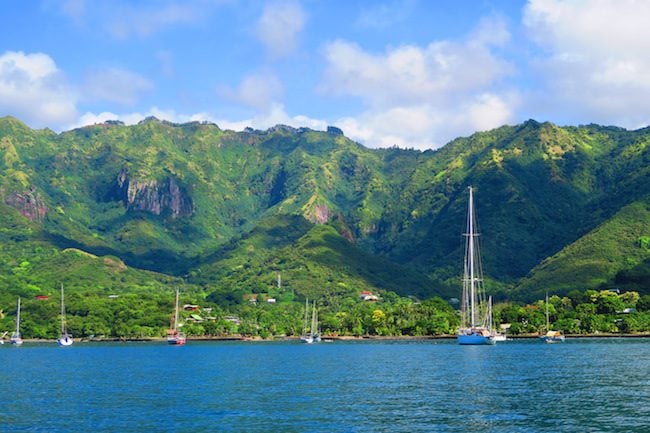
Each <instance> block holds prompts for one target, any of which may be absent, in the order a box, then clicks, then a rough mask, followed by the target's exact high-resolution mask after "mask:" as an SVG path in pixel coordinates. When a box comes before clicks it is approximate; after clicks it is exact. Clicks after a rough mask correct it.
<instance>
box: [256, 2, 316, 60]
mask: <svg viewBox="0 0 650 433" xmlns="http://www.w3.org/2000/svg"><path fill="white" fill-rule="evenodd" d="M305 21H306V14H305V12H304V10H303V9H302V7H301V6H300V4H298V3H297V2H294V1H281V2H275V3H271V4H267V6H266V7H265V8H264V12H263V13H262V16H261V17H260V19H259V21H258V22H257V26H256V33H257V37H258V39H259V40H260V42H261V43H262V44H263V45H264V46H265V47H266V49H267V51H268V53H269V55H270V56H271V57H273V58H281V57H286V56H288V55H289V54H291V53H292V52H293V51H294V50H295V49H296V47H297V45H298V41H297V37H298V34H299V33H300V32H301V31H302V29H303V27H304V26H305Z"/></svg>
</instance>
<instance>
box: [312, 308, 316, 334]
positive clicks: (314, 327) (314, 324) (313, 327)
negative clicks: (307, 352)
mask: <svg viewBox="0 0 650 433" xmlns="http://www.w3.org/2000/svg"><path fill="white" fill-rule="evenodd" d="M315 334H316V301H314V302H313V304H312V307H311V335H315Z"/></svg>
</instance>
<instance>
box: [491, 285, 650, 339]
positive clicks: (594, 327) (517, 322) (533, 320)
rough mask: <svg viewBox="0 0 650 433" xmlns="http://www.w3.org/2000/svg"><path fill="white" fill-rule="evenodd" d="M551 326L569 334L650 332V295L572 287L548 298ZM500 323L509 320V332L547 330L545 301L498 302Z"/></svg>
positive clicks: (521, 332)
mask: <svg viewBox="0 0 650 433" xmlns="http://www.w3.org/2000/svg"><path fill="white" fill-rule="evenodd" d="M548 310H549V318H550V323H551V329H555V330H562V331H564V332H565V333H568V334H600V333H625V334H631V333H641V332H645V333H647V332H650V295H644V296H640V295H639V293H637V292H634V291H629V292H623V293H620V294H619V293H617V292H614V291H610V290H601V291H595V290H586V291H584V292H581V291H578V290H573V291H571V292H569V294H568V295H567V296H564V297H559V296H557V295H554V296H551V297H550V298H549V302H548ZM495 311H496V313H495V314H496V315H497V318H498V319H499V320H500V322H501V323H508V324H509V325H510V327H509V331H508V332H509V333H511V334H514V335H517V334H527V333H541V332H543V331H546V329H545V328H546V303H545V301H537V302H534V303H532V304H527V305H519V304H514V303H504V304H500V305H497V306H496V309H495Z"/></svg>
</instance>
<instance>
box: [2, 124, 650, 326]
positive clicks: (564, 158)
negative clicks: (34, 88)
mask: <svg viewBox="0 0 650 433" xmlns="http://www.w3.org/2000/svg"><path fill="white" fill-rule="evenodd" d="M649 141H650V130H648V129H640V130H637V131H628V130H625V129H622V128H617V127H604V126H598V125H587V126H579V127H559V126H556V125H553V124H550V123H538V122H535V121H532V120H531V121H528V122H525V123H523V124H521V125H515V126H503V127H501V128H498V129H495V130H492V131H487V132H480V133H476V134H474V135H472V136H470V137H465V138H459V139H456V140H454V141H452V142H450V143H448V144H447V145H446V146H444V147H442V148H441V149H438V150H435V151H433V150H431V151H426V152H419V151H414V150H408V149H398V148H392V149H368V148H365V147H363V146H361V145H359V144H357V143H354V142H352V141H350V140H349V139H347V138H346V137H345V136H344V135H343V132H342V131H341V130H339V129H338V128H335V127H329V128H328V129H327V131H313V130H310V129H306V128H300V129H294V128H291V127H287V126H281V125H279V126H276V127H274V128H271V129H269V130H266V131H258V130H252V129H247V130H245V131H243V132H234V131H228V130H222V129H220V128H219V127H218V126H217V125H214V124H210V123H198V122H192V123H187V124H172V123H170V122H165V121H160V120H158V119H155V118H150V119H147V120H145V121H142V122H140V124H138V125H133V126H126V125H124V124H122V123H121V122H107V123H104V124H99V125H91V126H88V127H84V128H79V129H75V130H72V131H66V132H62V133H54V132H52V131H50V130H47V129H45V130H33V129H30V128H28V127H27V126H25V125H24V124H23V123H21V122H20V121H19V120H17V119H14V118H11V117H5V118H1V119H0V149H1V150H0V152H1V155H0V199H1V200H0V310H2V318H1V319H0V324H1V326H2V327H1V328H0V332H3V331H9V330H10V329H11V327H12V321H13V320H14V315H15V306H16V301H17V298H18V297H19V296H20V297H21V298H22V299H23V308H24V321H23V325H24V335H25V337H36V338H52V337H54V336H55V334H56V330H57V327H58V324H57V317H58V314H59V313H58V311H59V307H58V296H59V295H58V293H59V289H60V286H61V285H63V286H64V287H65V290H66V301H67V302H66V304H67V308H68V319H69V325H70V328H71V331H72V332H73V333H74V334H75V335H77V336H79V337H90V336H105V337H121V338H127V337H128V338H140V337H142V338H146V337H153V336H159V335H162V334H163V333H164V330H165V328H166V327H167V326H168V322H169V316H170V314H171V308H172V305H171V304H172V300H173V292H174V290H175V288H180V289H181V293H182V298H183V302H184V303H185V304H189V305H196V306H200V308H198V309H196V310H194V311H190V310H191V309H190V310H188V311H184V313H183V314H184V317H185V319H186V328H185V329H186V331H187V332H188V334H191V335H235V334H236V335H240V334H242V335H251V336H262V337H264V336H271V335H296V333H297V332H299V330H300V329H301V326H302V319H301V317H302V310H303V308H304V304H303V303H304V301H305V298H309V299H312V300H315V301H316V302H317V304H318V307H319V311H320V318H321V326H322V329H323V332H324V333H328V334H336V335H438V334H448V333H450V332H453V329H454V327H455V326H457V323H458V316H457V312H456V310H455V307H457V305H456V304H455V302H456V301H455V298H457V297H458V296H459V295H460V287H459V284H460V274H461V273H462V269H461V263H462V236H461V233H462V232H463V230H464V224H465V221H464V219H465V209H466V205H467V194H466V190H467V186H469V185H472V186H473V187H474V188H475V191H476V203H477V205H476V207H477V213H478V216H479V223H480V233H481V245H482V252H483V255H482V257H483V262H484V273H485V276H486V280H487V281H486V286H487V288H488V291H489V292H490V294H492V295H493V296H494V297H495V299H496V300H497V301H498V303H497V305H496V308H495V310H496V313H495V314H496V315H497V320H498V321H499V322H501V323H509V324H510V325H511V327H510V330H511V332H512V333H513V334H515V333H535V332H538V331H540V330H541V327H543V326H544V322H543V321H542V323H541V325H540V321H539V318H540V314H541V317H542V319H544V314H543V312H544V308H543V307H542V304H543V302H544V301H540V300H541V299H543V298H544V295H545V293H547V292H548V293H549V294H550V295H551V298H550V299H551V301H550V303H551V304H552V308H551V310H552V314H551V316H552V321H553V322H554V323H556V324H557V325H558V326H560V325H561V326H562V327H563V329H565V330H566V332H569V333H585V332H589V333H593V332H640V331H649V330H650V328H649V326H648V318H647V315H646V314H647V296H648V294H650V151H649V150H648V142H649ZM278 275H281V280H282V281H281V284H278ZM362 292H363V293H366V292H371V293H373V294H375V295H377V296H378V297H379V300H378V301H376V302H365V301H362V300H361V299H360V293H362ZM610 293H614V294H615V295H616V299H615V300H614V297H613V295H609V294H610ZM610 298H611V299H610ZM269 299H272V300H273V302H270V303H269V302H268V300H269ZM253 300H255V302H253ZM540 302H541V303H542V304H540ZM607 303H610V304H611V305H610V306H609V307H606V306H604V305H605V304H607ZM607 305H609V304H607ZM205 309H207V310H205ZM194 316H196V317H194Z"/></svg>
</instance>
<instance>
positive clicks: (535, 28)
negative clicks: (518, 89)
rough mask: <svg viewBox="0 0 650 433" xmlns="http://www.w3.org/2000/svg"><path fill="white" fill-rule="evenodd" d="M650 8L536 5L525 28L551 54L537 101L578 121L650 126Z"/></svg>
mask: <svg viewBox="0 0 650 433" xmlns="http://www.w3.org/2000/svg"><path fill="white" fill-rule="evenodd" d="M649 18H650V3H648V2H638V1H631V0H612V1H607V0H598V1H591V0H575V1H571V2H564V1H558V0H533V1H531V2H530V3H529V4H528V5H527V6H526V8H525V10H524V24H525V26H526V28H527V30H528V31H529V33H530V35H531V37H532V38H533V40H534V41H535V42H537V43H538V44H539V46H540V47H541V48H542V50H543V51H544V57H540V58H538V59H536V62H535V63H534V66H535V68H536V72H537V73H538V74H539V75H540V77H541V80H542V81H543V83H544V84H545V88H544V89H543V91H542V92H540V94H539V95H537V99H535V100H533V101H532V102H533V103H535V104H538V105H540V106H547V107H549V110H550V111H555V112H560V113H562V112H565V111H567V107H570V109H571V113H567V115H569V116H572V118H573V119H574V121H588V122H607V123H615V124H618V125H621V126H626V127H632V128H634V127H638V126H642V125H645V124H647V123H648V122H649V121H650V115H649V114H648V113H649V110H650V80H648V77H649V76H650V56H648V55H647V53H648V52H649V51H650V27H649V26H648V25H647V23H648V19H649Z"/></svg>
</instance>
